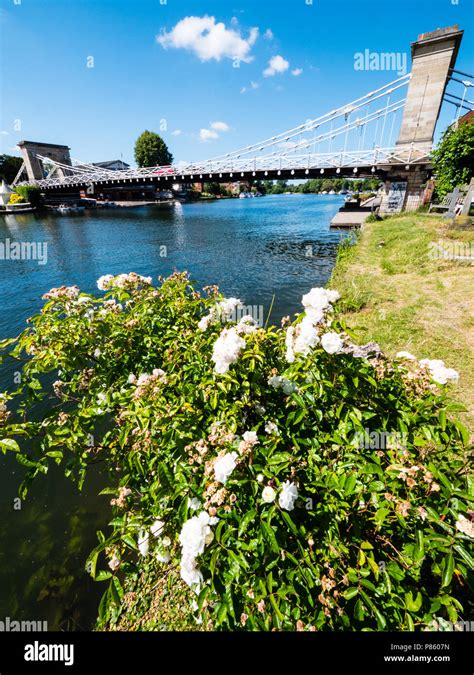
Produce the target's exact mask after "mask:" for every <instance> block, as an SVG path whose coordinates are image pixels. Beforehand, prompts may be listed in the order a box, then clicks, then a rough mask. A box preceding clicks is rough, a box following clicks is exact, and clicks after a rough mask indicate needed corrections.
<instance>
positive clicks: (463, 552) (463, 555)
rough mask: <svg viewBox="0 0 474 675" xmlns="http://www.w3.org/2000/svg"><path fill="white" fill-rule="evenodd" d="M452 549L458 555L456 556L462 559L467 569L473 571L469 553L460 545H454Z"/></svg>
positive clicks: (473, 560) (472, 560)
mask: <svg viewBox="0 0 474 675" xmlns="http://www.w3.org/2000/svg"><path fill="white" fill-rule="evenodd" d="M453 549H454V550H455V551H456V553H458V555H459V556H460V557H461V558H462V559H463V561H464V562H465V563H466V565H467V566H468V567H469V569H471V570H474V558H472V557H471V556H470V555H469V553H468V552H467V551H466V549H465V548H463V547H462V546H461V545H460V544H455V545H454V546H453Z"/></svg>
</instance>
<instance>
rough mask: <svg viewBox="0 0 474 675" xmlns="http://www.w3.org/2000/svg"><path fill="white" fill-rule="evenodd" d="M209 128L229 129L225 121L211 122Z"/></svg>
mask: <svg viewBox="0 0 474 675" xmlns="http://www.w3.org/2000/svg"><path fill="white" fill-rule="evenodd" d="M211 129H214V131H229V129H230V127H229V125H228V124H226V123H225V122H211Z"/></svg>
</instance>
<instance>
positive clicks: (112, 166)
mask: <svg viewBox="0 0 474 675" xmlns="http://www.w3.org/2000/svg"><path fill="white" fill-rule="evenodd" d="M92 166H97V167H98V168H100V169H108V170H110V171H123V170H124V169H129V168H130V164H127V163H126V162H122V160H121V159H112V160H110V161H109V162H93V163H92Z"/></svg>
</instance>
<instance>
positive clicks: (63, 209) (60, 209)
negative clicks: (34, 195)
mask: <svg viewBox="0 0 474 675" xmlns="http://www.w3.org/2000/svg"><path fill="white" fill-rule="evenodd" d="M58 213H60V214H61V215H62V216H66V215H68V214H69V213H72V207H71V206H68V205H67V204H60V205H59V206H58Z"/></svg>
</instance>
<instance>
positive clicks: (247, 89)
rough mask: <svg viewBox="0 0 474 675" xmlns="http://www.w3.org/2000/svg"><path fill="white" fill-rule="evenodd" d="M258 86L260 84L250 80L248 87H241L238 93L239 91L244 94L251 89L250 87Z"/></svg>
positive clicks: (255, 87) (256, 87)
mask: <svg viewBox="0 0 474 675" xmlns="http://www.w3.org/2000/svg"><path fill="white" fill-rule="evenodd" d="M259 86H260V85H259V84H258V82H253V81H252V82H251V83H250V84H249V86H248V87H242V89H241V90H240V93H241V94H245V92H246V91H250V90H252V89H258V88H259Z"/></svg>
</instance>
